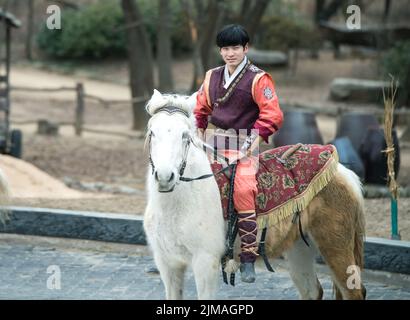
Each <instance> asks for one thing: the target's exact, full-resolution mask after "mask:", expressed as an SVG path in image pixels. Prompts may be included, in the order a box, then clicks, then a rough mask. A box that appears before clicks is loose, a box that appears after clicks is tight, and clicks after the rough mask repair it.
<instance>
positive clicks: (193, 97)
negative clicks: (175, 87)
mask: <svg viewBox="0 0 410 320" xmlns="http://www.w3.org/2000/svg"><path fill="white" fill-rule="evenodd" d="M197 94H198V92H194V93H193V94H191V95H190V96H189V97H188V98H187V103H188V106H189V108H190V109H191V111H192V110H194V108H195V106H196V96H197Z"/></svg>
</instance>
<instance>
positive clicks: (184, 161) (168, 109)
mask: <svg viewBox="0 0 410 320" xmlns="http://www.w3.org/2000/svg"><path fill="white" fill-rule="evenodd" d="M159 112H164V113H167V114H168V115H173V114H175V113H180V114H182V115H184V116H186V117H187V118H189V114H188V112H186V111H184V110H182V109H180V108H178V107H174V106H165V107H161V108H158V109H157V110H156V111H155V112H154V114H153V115H156V114H157V113H159ZM151 138H152V132H150V133H149V135H148V145H149V155H148V157H149V163H150V165H151V174H152V175H154V173H155V164H154V161H153V160H152V156H151ZM191 143H192V144H193V145H194V146H196V145H195V143H193V140H192V137H191V136H190V135H189V138H188V140H187V142H186V144H185V148H184V156H183V158H182V162H181V165H180V166H179V180H180V181H184V182H190V181H195V180H202V179H206V178H210V177H214V176H215V175H217V174H219V173H220V172H224V171H225V170H227V169H228V168H230V166H227V167H225V168H223V169H221V170H219V171H218V172H216V173H215V174H214V173H209V174H204V175H202V176H199V177H195V178H187V177H184V176H183V175H184V172H185V168H186V164H187V157H188V151H189V147H190V145H191ZM226 160H227V159H226V158H225V161H226Z"/></svg>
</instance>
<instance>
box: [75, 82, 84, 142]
mask: <svg viewBox="0 0 410 320" xmlns="http://www.w3.org/2000/svg"><path fill="white" fill-rule="evenodd" d="M76 90H77V109H76V111H75V134H76V135H77V136H81V133H82V131H83V123H84V86H83V84H82V83H81V82H79V83H77V86H76Z"/></svg>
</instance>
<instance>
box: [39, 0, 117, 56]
mask: <svg viewBox="0 0 410 320" xmlns="http://www.w3.org/2000/svg"><path fill="white" fill-rule="evenodd" d="M122 25H123V15H122V11H121V7H120V6H119V3H118V2H117V1H114V0H104V1H99V2H97V3H96V4H93V5H90V6H87V7H85V8H84V9H82V10H79V11H74V10H65V11H63V12H62V17H61V27H62V28H61V29H60V30H49V29H47V26H46V24H44V25H43V26H42V28H41V31H40V32H39V34H38V36H37V43H38V46H39V47H40V48H41V49H42V50H44V51H45V52H46V53H47V54H48V55H50V56H53V57H58V58H101V57H106V56H112V55H118V54H123V53H124V52H125V33H124V31H118V28H120V27H121V26H122Z"/></svg>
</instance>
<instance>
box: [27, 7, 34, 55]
mask: <svg viewBox="0 0 410 320" xmlns="http://www.w3.org/2000/svg"><path fill="white" fill-rule="evenodd" d="M27 5H28V8H27V9H28V10H27V33H26V58H27V59H28V60H32V59H33V55H32V48H33V46H32V45H33V23H34V0H28V3H27Z"/></svg>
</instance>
